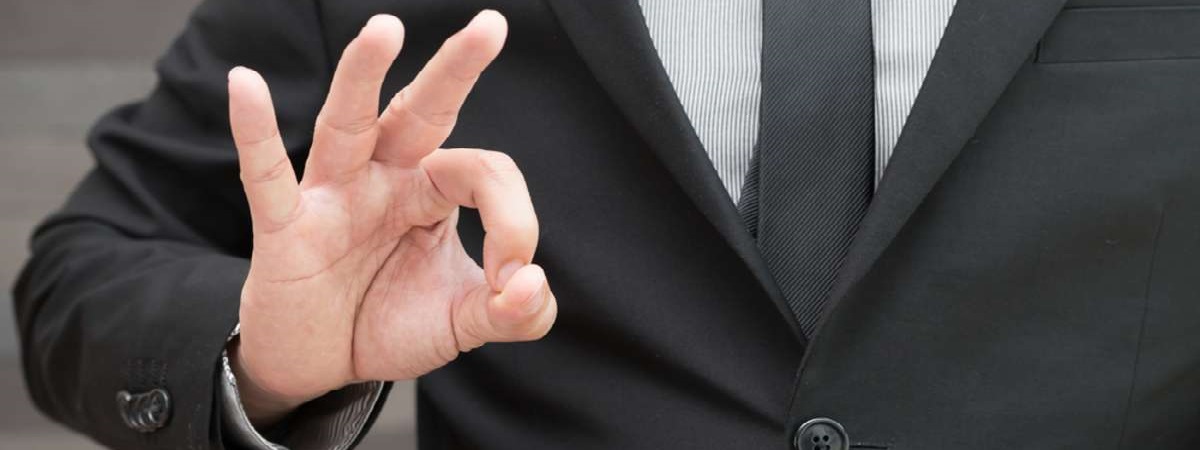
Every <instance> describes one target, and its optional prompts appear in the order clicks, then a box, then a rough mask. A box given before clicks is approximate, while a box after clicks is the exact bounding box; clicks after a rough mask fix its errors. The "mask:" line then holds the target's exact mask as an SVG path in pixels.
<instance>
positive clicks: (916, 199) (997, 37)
mask: <svg viewBox="0 0 1200 450" xmlns="http://www.w3.org/2000/svg"><path fill="white" fill-rule="evenodd" d="M1064 3H1065V0H958V3H957V4H956V6H955V8H954V12H953V13H952V15H951V17H950V22H949V24H948V25H947V27H946V31H945V33H944V34H943V36H942V40H941V43H940V44H939V46H938V50H937V52H936V53H935V56H934V58H933V63H932V65H931V66H930V68H929V72H928V74H927V75H926V77H925V81H924V83H923V84H922V86H921V90H920V92H919V93H918V95H917V99H916V102H915V103H914V105H913V108H912V111H911V112H910V113H909V117H908V121H907V122H906V124H905V126H904V130H903V131H902V132H901V134H900V139H899V142H898V143H897V144H896V148H895V151H894V152H893V153H892V159H891V161H890V162H889V164H888V166H887V170H886V172H885V173H884V175H883V179H882V180H881V181H880V184H879V188H878V189H877V191H876V195H875V198H874V200H872V203H871V206H870V207H869V208H868V210H867V215H866V217H865V218H864V219H863V221H862V223H861V225H860V226H859V230H858V233H857V234H856V235H855V238H854V241H853V243H852V244H851V246H850V250H849V253H848V254H847V257H846V261H845V263H844V264H843V266H842V270H841V272H840V273H839V277H838V282H837V283H836V284H835V286H834V290H833V297H832V299H831V300H832V301H831V302H830V305H829V308H833V307H835V306H836V303H837V302H838V301H839V300H840V299H841V298H843V297H845V295H846V294H847V293H848V292H849V290H850V289H851V288H853V286H854V285H855V284H857V283H858V282H859V281H861V280H862V279H863V277H865V276H866V274H867V272H869V271H870V270H871V267H872V266H873V265H874V264H875V262H876V261H877V260H878V259H879V257H880V255H882V254H883V252H884V250H886V249H887V247H888V245H889V244H890V243H891V242H892V240H893V239H894V238H895V237H896V235H897V234H899V232H900V230H901V229H902V228H903V227H904V225H905V223H906V222H907V221H908V220H909V218H910V217H911V216H912V214H913V212H915V211H916V210H917V208H918V207H919V206H920V204H921V202H922V201H923V200H924V199H925V197H926V196H927V195H928V194H929V192H930V191H931V190H932V189H933V187H934V185H936V184H937V182H938V180H939V179H940V178H941V176H942V174H943V173H944V172H945V171H946V169H947V168H949V167H950V164H951V163H952V162H953V161H954V159H955V158H956V157H957V156H958V154H959V152H961V151H962V149H963V148H964V147H965V146H966V145H967V142H968V140H969V139H970V138H971V137H972V136H973V135H974V133H975V130H976V128H978V126H979V124H980V123H981V122H982V121H983V120H984V118H985V117H986V116H987V114H988V112H989V111H990V110H991V108H992V106H993V105H994V104H995V103H996V101H997V100H998V99H999V98H1000V96H1001V94H1003V92H1004V90H1005V89H1006V88H1007V87H1008V84H1009V82H1010V81H1011V80H1012V78H1013V77H1014V76H1015V75H1016V73H1017V71H1018V70H1019V69H1020V67H1021V66H1022V65H1023V64H1024V63H1025V62H1026V61H1027V60H1028V59H1029V57H1030V56H1031V55H1032V54H1033V51H1034V49H1035V47H1036V45H1037V42H1038V40H1039V39H1041V36H1042V35H1043V34H1044V33H1045V31H1046V29H1047V28H1048V27H1049V25H1050V23H1051V22H1052V21H1053V19H1054V17H1055V16H1056V15H1057V14H1058V11H1059V10H1061V9H1062V6H1063V4H1064ZM826 314H828V311H826Z"/></svg>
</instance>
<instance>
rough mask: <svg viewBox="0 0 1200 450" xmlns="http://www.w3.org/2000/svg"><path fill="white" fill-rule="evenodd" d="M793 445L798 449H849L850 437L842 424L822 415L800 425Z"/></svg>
mask: <svg viewBox="0 0 1200 450" xmlns="http://www.w3.org/2000/svg"><path fill="white" fill-rule="evenodd" d="M792 445H794V446H796V450H849V449H850V438H848V437H847V436H846V429H845V428H843V427H842V424H840V423H837V421H836V420H833V419H827V418H824V417H821V418H818V419H812V420H810V421H808V422H804V424H803V425H800V427H799V428H797V429H796V437H795V438H794V439H792Z"/></svg>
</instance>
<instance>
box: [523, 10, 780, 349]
mask: <svg viewBox="0 0 1200 450" xmlns="http://www.w3.org/2000/svg"><path fill="white" fill-rule="evenodd" d="M546 1H547V3H548V4H549V5H550V8H551V9H552V10H553V11H554V13H555V14H556V15H557V16H558V19H559V22H560V24H561V25H562V27H563V29H564V30H565V31H566V33H567V35H568V36H569V38H570V40H571V42H572V44H573V45H574V46H575V48H576V50H577V51H578V52H579V54H580V56H581V57H582V59H583V60H584V62H585V63H586V64H587V66H588V68H589V69H590V70H591V71H592V73H593V75H594V76H595V77H596V80H597V81H598V82H599V83H600V85H601V86H602V87H603V88H604V89H605V91H607V93H608V94H609V96H610V97H611V98H612V100H613V101H614V102H615V103H616V105H617V107H618V108H619V109H620V110H621V112H622V113H623V114H624V115H625V116H626V118H627V119H628V120H629V122H630V124H632V125H633V127H634V128H635V129H636V130H637V131H638V133H639V134H640V135H641V137H642V138H643V139H644V140H645V141H646V143H647V144H648V145H649V147H650V149H651V150H652V151H653V152H654V153H655V155H656V156H657V157H658V159H659V160H660V161H661V162H662V164H663V165H664V166H665V167H666V169H667V170H668V171H669V172H670V173H671V175H672V177H674V179H675V181H676V183H677V184H678V185H679V186H680V187H681V188H682V189H683V191H684V192H685V193H686V194H687V196H688V197H689V198H690V199H691V200H692V202H693V203H694V204H695V206H696V208H697V209H699V211H700V212H701V213H702V214H703V215H704V217H706V218H707V219H708V221H709V222H711V223H712V225H713V226H714V227H715V228H716V230H717V232H718V233H719V234H720V235H721V237H722V238H723V239H724V241H725V242H726V243H727V244H728V245H729V246H730V247H731V248H732V249H733V250H734V252H735V253H736V254H737V255H738V257H739V258H740V259H741V260H742V262H743V263H744V264H745V265H746V267H747V268H748V269H749V270H750V272H751V273H752V274H753V275H754V277H755V279H756V280H757V281H758V283H759V284H760V285H761V286H762V287H763V291H764V292H766V293H767V295H768V296H770V297H771V300H772V301H773V302H774V303H775V306H776V308H778V309H779V311H780V313H781V314H783V316H784V318H785V320H787V322H788V325H789V327H790V328H791V329H792V331H793V333H794V334H795V335H796V337H797V339H799V340H800V341H801V342H803V341H804V335H803V333H802V332H801V331H800V327H799V325H798V324H797V322H796V319H795V317H794V316H793V314H792V313H791V309H789V308H788V306H787V302H786V301H784V299H783V295H782V293H780V291H779V288H778V287H777V286H776V285H775V281H774V279H773V278H771V275H770V272H769V271H768V270H767V267H766V264H765V263H764V262H763V260H762V257H761V256H760V255H759V253H758V247H757V245H756V243H755V241H754V238H753V237H752V236H751V235H750V233H749V231H747V230H746V225H745V223H744V222H743V221H742V219H741V216H740V215H739V214H738V211H737V209H736V207H735V206H734V205H733V202H732V201H731V200H730V198H729V193H728V192H727V191H726V190H725V187H724V185H722V184H721V180H720V178H719V177H718V176H717V173H716V169H714V168H713V165H712V162H711V160H710V159H709V157H708V155H707V153H705V151H704V148H703V146H702V145H701V143H700V139H699V138H698V137H697V136H696V133H695V131H694V130H693V129H692V126H691V123H690V122H689V121H688V118H687V115H686V114H685V113H684V110H683V106H682V105H681V104H680V102H679V99H678V97H677V96H676V94H675V90H674V88H673V87H672V85H671V81H670V79H669V78H668V77H667V73H666V70H665V69H663V66H662V62H661V61H660V60H659V58H658V53H657V51H656V50H655V48H654V43H653V41H652V40H651V38H650V33H649V30H648V29H647V28H646V24H645V18H644V17H643V16H642V11H641V7H640V6H639V5H638V3H637V0H546Z"/></svg>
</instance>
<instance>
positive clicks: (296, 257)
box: [229, 11, 557, 426]
mask: <svg viewBox="0 0 1200 450" xmlns="http://www.w3.org/2000/svg"><path fill="white" fill-rule="evenodd" d="M506 33H507V24H506V22H505V20H504V18H503V16H501V15H500V14H499V13H496V12H495V11H484V12H482V13H480V14H479V15H478V16H476V17H475V19H473V20H472V21H471V23H470V24H469V25H467V27H466V28H464V29H463V30H461V31H459V32H458V33H457V34H455V35H454V36H452V37H451V38H450V39H448V40H446V42H445V43H444V44H443V46H442V48H441V49H440V50H439V51H438V52H437V54H436V55H434V57H433V58H432V59H431V60H430V61H429V62H428V63H427V64H426V66H425V68H424V69H423V70H422V71H421V73H420V74H419V75H418V76H417V77H416V79H414V80H413V82H412V83H411V84H409V85H408V86H407V87H405V88H404V89H402V90H401V91H400V92H399V93H397V94H396V95H395V97H394V98H393V99H392V101H391V103H390V104H389V105H388V107H387V108H386V110H385V111H384V112H383V114H382V115H379V113H378V111H379V100H378V99H379V96H380V90H381V89H382V88H381V85H382V83H383V78H384V75H385V74H386V72H387V71H388V68H389V67H390V66H391V64H392V62H393V61H394V60H395V58H396V56H397V55H398V54H399V52H400V47H401V42H402V41H403V34H404V29H403V26H402V25H401V23H400V21H399V20H398V19H396V18H395V17H392V16H386V15H381V16H376V17H374V18H372V19H371V20H370V21H369V22H368V23H367V25H366V26H365V27H364V28H363V29H362V31H361V32H360V34H359V36H358V37H357V38H355V39H354V40H353V41H352V42H351V43H350V44H349V46H347V47H346V50H345V53H344V54H343V55H342V59H341V61H340V62H339V63H338V67H337V71H336V72H335V74H334V77H333V82H332V85H331V87H330V92H329V96H328V98H327V99H326V101H325V105H324V106H323V108H322V110H321V112H320V114H319V115H318V118H317V123H316V130H315V132H314V135H313V144H312V149H311V151H310V153H309V157H308V162H307V168H306V170H305V173H304V179H303V180H302V181H301V182H299V183H297V178H296V174H295V173H294V171H293V170H292V166H291V164H290V161H289V160H288V155H287V153H286V152H285V149H284V146H283V142H282V140H281V138H280V136H279V130H278V127H277V125H276V121H275V113H274V109H273V106H272V103H271V97H270V93H269V92H268V90H267V85H266V82H265V81H263V79H262V77H260V76H259V75H258V74H257V73H255V72H253V71H251V70H249V69H245V68H236V69H234V70H233V71H231V72H230V73H229V114H230V122H231V124H232V129H233V136H234V140H235V142H236V144H237V148H238V159H239V165H240V166H241V172H242V182H243V186H244V188H245V191H246V197H247V199H248V200H249V204H250V212H251V216H252V218H253V233H254V250H253V254H252V256H251V260H250V273H249V276H248V277H247V279H246V283H245V286H244V287H243V289H242V299H241V310H240V314H241V337H240V341H239V342H238V343H237V344H235V346H234V347H233V348H231V349H230V350H231V352H232V354H233V358H232V360H233V366H234V372H235V374H236V376H237V378H238V382H239V390H240V391H241V395H242V397H243V401H244V403H245V407H246V409H247V412H248V414H249V415H250V417H251V420H252V421H253V422H255V424H256V425H260V426H261V425H264V424H269V423H270V422H272V421H274V420H276V419H278V418H279V417H281V416H282V415H284V414H286V413H287V412H288V411H290V410H292V409H294V408H295V407H296V406H299V405H300V404H302V403H304V402H306V401H309V400H312V399H314V398H316V397H319V396H321V395H323V394H325V393H327V392H329V391H331V390H336V389H339V388H341V387H343V386H345V385H347V384H351V383H355V382H360V381H364V380H402V379H411V378H415V377H418V376H421V375H423V374H425V373H428V372H430V371H432V370H434V369H437V368H439V367H441V366H443V365H445V364H446V363H448V362H450V361H451V360H453V359H454V358H455V357H456V356H457V355H458V354H459V353H460V352H466V351H470V350H471V349H474V348H476V347H479V346H481V345H483V344H485V343H489V342H515V341H529V340H535V339H538V338H541V337H542V336H544V335H545V334H546V333H547V332H548V331H549V330H550V327H551V325H552V324H553V323H554V318H555V315H556V313H557V304H556V303H555V300H554V296H553V295H552V294H551V293H550V290H549V288H548V286H547V283H546V278H545V274H544V273H543V272H542V269H541V268H540V267H538V266H536V265H533V264H530V260H531V259H532V257H533V253H534V249H535V247H536V246H537V239H538V224H537V218H536V216H535V215H534V211H533V205H532V203H531V202H530V199H529V191H528V189H527V188H526V186H525V181H524V179H523V177H522V175H521V172H520V171H519V170H518V169H517V167H516V165H515V164H514V163H513V161H512V160H511V159H510V158H509V157H508V156H506V155H504V154H502V153H498V152H492V151H485V150H476V149H438V147H439V146H440V145H441V144H442V143H443V142H444V141H445V139H446V137H447V136H448V135H449V134H450V131H451V129H452V128H453V126H454V122H455V119H456V117H457V114H458V110H459V108H460V107H461V106H462V103H463V101H464V99H465V98H466V96H467V94H468V93H469V92H470V90H471V88H472V86H473V85H474V82H475V80H476V79H477V78H478V77H479V75H480V73H481V72H482V71H483V69H484V68H485V67H486V66H487V65H488V64H489V63H490V62H491V61H492V60H493V59H495V57H496V55H497V54H498V53H499V52H500V48H501V47H502V46H503V44H504V39H505V35H506ZM460 206H465V207H468V208H477V209H478V210H479V213H480V216H481V217H482V220H483V226H484V229H485V230H486V232H487V236H486V238H485V241H484V249H483V254H484V264H483V267H482V268H481V267H480V266H479V265H478V264H476V263H475V262H474V261H473V260H472V259H471V258H470V257H468V256H467V254H466V252H465V251H464V250H463V247H462V244H461V242H460V241H459V237H458V234H457V232H456V229H455V222H456V220H457V217H458V207H460Z"/></svg>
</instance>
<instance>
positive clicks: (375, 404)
mask: <svg viewBox="0 0 1200 450" xmlns="http://www.w3.org/2000/svg"><path fill="white" fill-rule="evenodd" d="M238 330H239V328H237V327H235V328H234V330H233V333H232V334H231V335H230V339H233V338H234V337H236V336H237V335H238ZM221 366H222V367H221V382H220V396H221V435H222V436H223V437H224V439H226V440H227V441H228V442H230V443H233V444H235V445H237V446H238V447H239V448H246V449H251V450H288V449H292V450H309V449H311V450H318V449H319V450H326V449H334V450H345V449H349V448H351V447H352V446H353V445H354V444H355V443H356V442H358V441H359V439H360V438H361V436H362V434H363V433H366V431H367V426H368V424H369V422H370V421H371V419H372V417H373V416H374V414H373V413H374V412H375V410H377V409H378V408H380V407H382V406H383V405H382V397H383V392H384V386H385V385H384V383H383V382H379V381H372V382H367V383H360V384H354V385H350V386H347V387H344V388H342V389H339V390H337V391H333V392H330V393H328V394H325V395H324V396H322V397H321V398H318V399H316V400H313V401H312V402H309V403H307V404H305V405H303V406H301V407H300V409H297V410H296V411H295V412H294V413H292V415H291V416H290V417H289V418H288V419H287V425H286V429H284V430H281V432H279V433H271V434H272V435H277V436H273V437H274V441H272V440H271V439H268V438H267V437H265V436H264V435H263V433H260V432H259V430H256V429H255V428H254V425H252V424H251V423H250V419H249V418H248V417H247V416H246V410H245V409H244V408H243V407H242V400H241V396H240V395H239V394H238V388H237V379H236V378H235V377H234V375H233V369H232V368H230V365H229V356H228V355H227V354H226V353H224V352H223V353H222V354H221Z"/></svg>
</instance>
